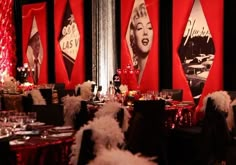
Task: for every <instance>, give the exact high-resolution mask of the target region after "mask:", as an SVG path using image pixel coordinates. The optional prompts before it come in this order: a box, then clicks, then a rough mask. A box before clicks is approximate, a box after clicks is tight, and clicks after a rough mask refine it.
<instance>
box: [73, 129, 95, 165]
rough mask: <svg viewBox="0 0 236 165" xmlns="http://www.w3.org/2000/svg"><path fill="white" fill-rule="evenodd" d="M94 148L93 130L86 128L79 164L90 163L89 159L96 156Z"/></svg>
mask: <svg viewBox="0 0 236 165" xmlns="http://www.w3.org/2000/svg"><path fill="white" fill-rule="evenodd" d="M93 149H94V141H93V140H92V130H91V129H86V130H84V131H83V135H82V140H81V146H80V154H79V158H78V162H77V165H85V164H88V163H89V161H91V160H93V159H94V158H95V156H96V155H95V154H94V151H93Z"/></svg>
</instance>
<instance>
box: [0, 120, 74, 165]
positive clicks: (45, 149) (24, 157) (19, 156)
mask: <svg viewBox="0 0 236 165" xmlns="http://www.w3.org/2000/svg"><path fill="white" fill-rule="evenodd" d="M73 135H74V130H73V129H72V127H71V126H53V125H45V124H44V123H41V122H35V123H34V124H33V125H31V126H29V127H28V128H27V129H26V130H19V131H18V130H15V131H14V133H12V134H11V135H9V136H7V137H4V138H7V139H8V140H9V144H10V145H9V146H10V151H11V152H12V153H14V154H13V156H14V158H13V159H12V160H13V161H14V160H15V162H13V163H12V164H16V165H47V164H50V165H51V164H57V165H66V164H68V162H69V157H70V150H71V145H72V144H73V141H74V139H73ZM0 138H1V136H0Z"/></svg>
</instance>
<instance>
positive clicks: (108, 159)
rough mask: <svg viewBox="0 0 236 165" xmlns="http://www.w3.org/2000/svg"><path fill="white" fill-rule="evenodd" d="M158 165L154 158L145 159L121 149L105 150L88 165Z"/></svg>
mask: <svg viewBox="0 0 236 165" xmlns="http://www.w3.org/2000/svg"><path fill="white" fill-rule="evenodd" d="M125 164H127V165H157V163H155V162H153V161H152V158H148V157H143V156H141V155H139V154H132V153H131V152H130V151H127V150H120V149H111V150H107V149H103V150H101V151H100V152H99V153H98V154H97V156H96V157H95V159H94V160H92V161H90V162H89V163H88V165H125Z"/></svg>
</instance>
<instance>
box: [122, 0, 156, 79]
mask: <svg viewBox="0 0 236 165" xmlns="http://www.w3.org/2000/svg"><path fill="white" fill-rule="evenodd" d="M152 40H153V28H152V24H151V21H150V19H149V16H148V11H147V8H146V4H145V2H144V1H143V0H135V2H134V6H133V10H132V14H131V17H130V22H129V27H128V30H127V33H126V41H127V43H128V48H129V51H130V55H131V59H132V62H133V66H134V68H135V69H139V71H140V72H139V75H138V78H137V79H138V84H140V82H141V79H142V75H143V71H144V69H145V66H146V63H147V59H148V54H149V51H150V49H151V46H152Z"/></svg>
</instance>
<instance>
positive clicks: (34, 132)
mask: <svg viewBox="0 0 236 165" xmlns="http://www.w3.org/2000/svg"><path fill="white" fill-rule="evenodd" d="M15 134H16V135H38V134H39V131H17V132H15Z"/></svg>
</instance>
